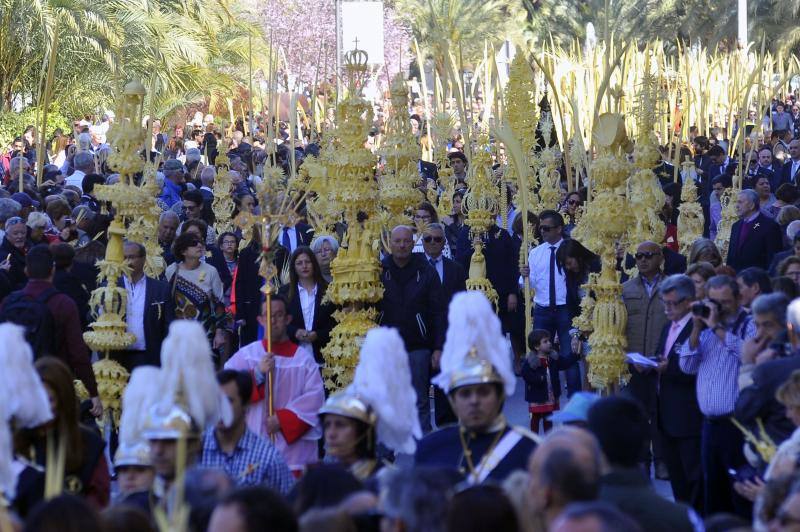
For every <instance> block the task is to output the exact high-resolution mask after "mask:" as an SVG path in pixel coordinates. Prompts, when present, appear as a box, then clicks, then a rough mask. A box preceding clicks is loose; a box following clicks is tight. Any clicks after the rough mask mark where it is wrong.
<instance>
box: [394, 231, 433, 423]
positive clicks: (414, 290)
mask: <svg viewBox="0 0 800 532" xmlns="http://www.w3.org/2000/svg"><path fill="white" fill-rule="evenodd" d="M413 247H414V234H413V231H412V229H411V228H410V227H407V226H404V225H399V226H397V227H395V228H394V229H393V230H392V233H391V236H390V239H389V250H390V252H391V253H390V254H389V255H388V256H386V257H385V258H384V259H383V261H382V266H383V273H382V274H381V281H382V282H383V288H384V292H383V299H382V300H381V303H380V310H381V317H380V321H379V323H380V325H384V326H387V327H396V328H397V329H398V331H399V332H400V336H401V337H402V338H403V343H404V344H405V347H406V350H407V351H408V356H409V365H410V367H411V381H412V384H413V386H414V390H415V391H416V392H417V410H418V411H419V417H420V425H421V426H422V430H423V431H425V432H428V431H430V430H431V410H430V400H429V399H428V389H429V386H430V367H431V361H433V366H434V368H436V367H438V359H439V355H440V354H441V349H442V345H443V344H444V334H445V329H446V326H445V306H444V299H443V297H442V296H443V295H442V282H441V281H440V280H439V276H438V275H437V273H436V270H434V269H433V267H432V266H431V265H430V263H429V262H428V261H427V259H426V258H425V256H424V255H423V254H421V253H412V252H411V250H412V249H413Z"/></svg>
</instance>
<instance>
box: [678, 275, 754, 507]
mask: <svg viewBox="0 0 800 532" xmlns="http://www.w3.org/2000/svg"><path fill="white" fill-rule="evenodd" d="M706 294H708V299H707V300H706V301H704V302H703V308H702V309H700V308H698V309H697V312H695V311H694V310H693V312H692V319H693V321H694V323H693V325H692V333H691V334H690V335H689V340H688V341H687V342H686V343H685V344H684V345H683V346H682V347H681V351H680V367H681V371H683V372H684V373H687V374H690V375H697V403H698V405H699V406H700V411H701V412H702V413H703V428H702V433H701V441H700V444H701V463H702V468H703V485H704V487H705V490H704V493H703V498H704V500H705V503H704V507H705V512H704V513H705V515H711V514H713V513H717V512H731V511H733V510H734V507H736V508H738V509H739V511H744V510H743V506H744V501H742V500H741V499H740V498H737V497H734V496H733V492H732V485H731V480H730V477H729V473H728V471H729V470H731V469H733V470H736V468H737V467H740V466H741V465H743V463H744V456H743V455H742V433H741V432H740V431H739V429H737V428H736V427H735V426H734V425H733V423H731V421H730V417H731V414H733V410H734V407H735V405H736V398H737V397H738V395H739V387H738V383H737V378H738V376H739V366H740V364H741V356H742V347H743V345H744V342H746V341H747V340H748V339H749V338H752V337H753V336H755V334H756V328H755V324H754V322H753V320H752V319H751V317H750V315H748V313H747V312H746V311H745V310H744V308H742V306H741V302H740V296H739V285H738V284H737V283H736V280H735V279H733V278H731V277H728V276H727V275H717V276H715V277H712V278H711V279H709V280H708V282H707V283H706ZM701 310H702V312H701Z"/></svg>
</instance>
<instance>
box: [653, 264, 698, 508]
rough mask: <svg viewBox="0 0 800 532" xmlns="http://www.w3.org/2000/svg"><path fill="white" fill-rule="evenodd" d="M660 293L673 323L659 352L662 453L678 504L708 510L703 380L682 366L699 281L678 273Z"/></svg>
mask: <svg viewBox="0 0 800 532" xmlns="http://www.w3.org/2000/svg"><path fill="white" fill-rule="evenodd" d="M660 292H661V301H662V303H663V304H664V313H665V314H666V315H667V319H668V320H669V322H668V323H666V324H664V327H663V329H662V330H661V336H660V338H659V340H658V347H657V348H656V352H655V355H657V356H659V357H662V358H661V360H660V362H659V366H658V373H659V380H658V398H657V412H658V418H657V419H658V428H659V431H660V433H661V454H662V457H663V459H664V463H665V464H666V466H667V471H668V472H669V481H670V484H671V485H672V493H673V495H674V496H675V500H676V501H680V502H685V503H687V504H691V505H692V507H693V508H694V509H695V510H697V511H702V509H703V500H702V496H703V489H702V488H703V486H702V468H701V465H700V432H701V429H702V426H703V414H702V413H701V412H700V407H699V406H698V405H697V392H696V391H695V388H696V386H697V383H696V381H697V376H696V375H689V374H687V373H683V372H682V371H681V368H680V364H679V360H680V347H681V345H683V343H684V342H686V340H687V339H688V338H689V335H690V334H691V332H692V326H693V324H692V314H691V308H692V303H693V301H694V298H695V291H694V282H692V279H691V278H689V277H687V276H686V275H672V276H670V277H668V278H667V279H665V280H664V281H663V282H662V283H661V287H660Z"/></svg>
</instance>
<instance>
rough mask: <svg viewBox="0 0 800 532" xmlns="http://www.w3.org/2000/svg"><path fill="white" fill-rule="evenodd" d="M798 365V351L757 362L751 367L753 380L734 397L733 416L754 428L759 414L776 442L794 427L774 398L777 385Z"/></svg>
mask: <svg viewBox="0 0 800 532" xmlns="http://www.w3.org/2000/svg"><path fill="white" fill-rule="evenodd" d="M798 369H800V354H798V353H795V354H794V355H793V356H790V357H788V358H779V359H777V360H770V361H769V362H765V363H763V364H759V365H758V366H756V368H755V369H754V370H753V384H751V385H750V386H747V387H746V388H744V389H743V390H742V391H741V392H740V393H739V397H738V399H736V408H735V409H734V416H736V419H738V420H739V421H740V422H741V423H742V424H743V425H744V426H746V427H748V428H750V430H756V431H757V427H758V423H757V421H756V419H758V418H760V419H761V421H763V422H764V430H766V431H767V434H769V436H770V438H772V440H773V441H774V442H775V444H780V443H781V442H782V441H784V440H785V439H787V438H788V437H789V436H790V435H791V434H792V432H793V431H794V428H795V427H794V425H793V424H792V422H791V421H789V419H788V418H787V417H786V408H784V406H783V405H782V404H781V403H779V402H778V400H777V399H775V392H776V391H777V390H778V387H779V386H780V385H781V384H783V383H784V382H786V380H787V379H788V378H789V376H790V375H791V374H792V372H793V371H795V370H798Z"/></svg>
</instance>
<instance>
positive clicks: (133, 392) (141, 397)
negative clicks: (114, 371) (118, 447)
mask: <svg viewBox="0 0 800 532" xmlns="http://www.w3.org/2000/svg"><path fill="white" fill-rule="evenodd" d="M160 379H161V370H160V369H159V368H157V367H155V366H140V367H138V368H136V369H134V370H133V373H131V378H130V380H129V381H128V385H127V386H126V387H125V392H124V393H123V394H122V415H121V416H120V422H119V441H120V442H124V443H133V442H136V441H139V440H141V439H142V436H141V434H142V430H144V427H145V423H146V421H147V415H148V413H149V411H150V408H151V407H152V406H153V404H155V403H156V402H157V401H158V398H159V397H158V395H156V394H154V393H153V390H154V389H157V388H158V383H159V380H160Z"/></svg>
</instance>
